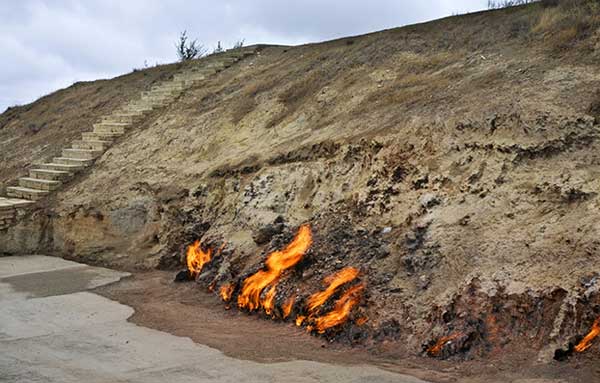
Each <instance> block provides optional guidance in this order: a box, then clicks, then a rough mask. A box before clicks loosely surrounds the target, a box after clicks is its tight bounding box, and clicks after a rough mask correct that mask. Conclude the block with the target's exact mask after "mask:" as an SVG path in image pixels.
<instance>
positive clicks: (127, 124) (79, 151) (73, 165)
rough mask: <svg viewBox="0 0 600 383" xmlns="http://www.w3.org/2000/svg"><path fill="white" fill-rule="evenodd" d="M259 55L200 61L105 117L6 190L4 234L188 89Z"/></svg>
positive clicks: (244, 52) (1, 206) (249, 51)
mask: <svg viewBox="0 0 600 383" xmlns="http://www.w3.org/2000/svg"><path fill="white" fill-rule="evenodd" d="M255 52H256V50H255V48H242V49H236V50H231V51H227V52H225V53H221V54H218V55H214V56H210V57H207V58H204V59H202V60H199V61H198V62H197V63H196V65H194V66H193V67H191V68H186V69H184V70H181V71H180V72H179V73H176V74H175V75H174V76H173V78H172V79H171V80H167V81H164V82H162V83H160V84H158V85H154V86H153V87H152V88H151V89H150V90H148V91H144V92H142V93H141V95H140V97H139V98H138V99H135V100H132V101H130V102H128V103H126V104H125V105H123V106H122V107H121V108H120V109H118V110H116V111H114V112H113V113H112V114H110V115H107V116H104V117H102V118H101V120H100V121H99V122H98V123H96V124H94V125H93V130H92V131H91V132H85V133H83V134H82V137H81V139H80V140H77V141H74V142H73V143H72V145H71V147H70V148H65V149H63V150H62V154H61V156H60V157H55V158H54V159H52V161H49V162H47V163H41V164H36V165H34V166H33V167H32V168H31V169H29V175H28V176H27V177H22V178H20V179H19V185H18V186H11V187H7V188H6V194H7V196H6V197H2V196H0V231H1V230H5V229H7V228H8V227H10V226H11V225H12V224H13V223H14V222H15V221H16V220H17V217H18V215H19V212H20V210H21V209H24V208H26V207H28V206H31V205H33V204H34V203H35V201H38V200H40V199H42V198H44V197H46V196H47V195H49V194H50V193H52V192H53V191H55V190H57V189H59V188H60V187H61V186H62V185H64V184H65V183H67V182H69V180H70V179H71V178H73V177H74V176H75V174H77V173H78V172H80V171H82V170H84V169H86V168H88V167H90V166H92V165H93V164H94V161H95V160H96V159H97V158H98V157H100V156H101V155H102V154H103V153H104V152H105V151H106V150H107V149H108V148H109V147H110V146H111V145H112V144H113V143H114V142H115V141H116V140H117V139H119V137H121V136H122V135H124V134H125V133H126V132H127V131H128V130H130V129H131V128H134V127H135V126H136V125H138V124H139V123H140V122H143V121H144V119H145V118H146V116H147V115H148V114H149V113H151V112H153V111H155V110H157V109H160V108H163V107H165V106H167V105H169V104H171V103H172V102H173V101H175V99H176V98H177V97H179V95H181V93H183V92H184V91H185V90H186V89H187V88H189V87H191V86H193V85H195V84H197V83H199V82H202V81H204V80H206V79H207V78H209V77H210V76H212V75H214V74H216V73H217V72H220V71H222V70H224V69H226V68H228V67H230V66H231V65H233V64H235V63H236V62H238V61H240V60H243V59H244V58H246V57H247V56H250V55H253V54H254V53H255Z"/></svg>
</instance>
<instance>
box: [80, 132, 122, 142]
mask: <svg viewBox="0 0 600 383" xmlns="http://www.w3.org/2000/svg"><path fill="white" fill-rule="evenodd" d="M121 136H122V134H121V133H93V132H85V133H83V134H82V135H81V137H82V138H83V141H110V142H112V141H114V140H116V139H117V138H119V137H121Z"/></svg>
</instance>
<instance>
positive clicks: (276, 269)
mask: <svg viewBox="0 0 600 383" xmlns="http://www.w3.org/2000/svg"><path fill="white" fill-rule="evenodd" d="M311 244H312V234H311V231H310V226H309V225H302V226H300V229H298V233H297V234H296V237H294V240H293V241H292V242H290V244H289V245H288V246H287V247H286V248H285V249H283V250H281V251H275V252H273V253H271V254H270V255H269V256H268V258H267V261H266V269H265V270H260V271H258V272H257V273H255V274H254V275H251V276H250V277H248V278H246V280H245V281H244V284H243V286H242V290H241V292H240V295H239V296H238V306H239V307H240V308H247V309H248V310H250V311H253V310H256V309H258V308H259V307H260V305H261V302H260V294H261V292H262V291H263V290H264V289H265V288H266V287H267V286H269V285H271V284H273V283H274V282H275V281H276V280H277V279H278V278H279V277H280V276H281V274H282V273H283V272H284V271H285V270H287V269H289V268H291V267H294V266H295V265H296V264H297V263H298V262H300V260H302V257H304V253H306V251H307V250H308V249H309V247H310V245H311ZM263 303H265V302H263Z"/></svg>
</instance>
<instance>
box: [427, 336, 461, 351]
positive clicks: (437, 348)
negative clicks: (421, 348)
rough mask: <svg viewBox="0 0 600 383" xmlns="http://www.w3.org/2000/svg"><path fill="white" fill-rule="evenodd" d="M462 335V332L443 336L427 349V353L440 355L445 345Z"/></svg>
mask: <svg viewBox="0 0 600 383" xmlns="http://www.w3.org/2000/svg"><path fill="white" fill-rule="evenodd" d="M461 336H462V334H461V333H455V334H450V335H448V336H444V337H441V338H440V339H438V341H437V342H436V343H435V344H434V345H433V346H430V347H429V348H428V349H427V354H428V355H429V356H438V355H439V354H440V352H442V349H443V348H444V346H445V345H447V344H448V343H450V342H452V341H453V340H455V339H457V338H460V337H461Z"/></svg>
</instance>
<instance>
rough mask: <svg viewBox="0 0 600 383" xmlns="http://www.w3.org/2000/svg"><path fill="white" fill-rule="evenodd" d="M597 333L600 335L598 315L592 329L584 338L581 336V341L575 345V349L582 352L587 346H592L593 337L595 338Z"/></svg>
mask: <svg viewBox="0 0 600 383" xmlns="http://www.w3.org/2000/svg"><path fill="white" fill-rule="evenodd" d="M598 335H600V317H599V318H597V319H596V320H595V321H594V324H593V325H592V329H591V330H590V332H589V333H588V334H587V335H586V336H585V338H583V339H582V340H581V342H579V344H577V346H575V351H577V352H584V351H585V350H587V349H588V348H590V347H592V342H593V341H594V339H596V337H597V336H598Z"/></svg>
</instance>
